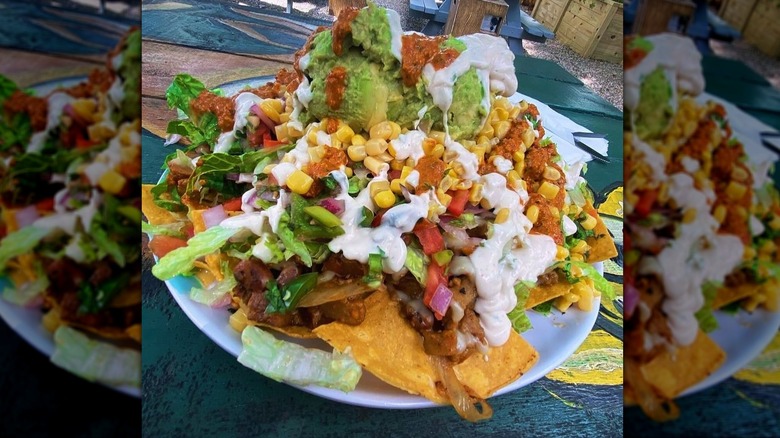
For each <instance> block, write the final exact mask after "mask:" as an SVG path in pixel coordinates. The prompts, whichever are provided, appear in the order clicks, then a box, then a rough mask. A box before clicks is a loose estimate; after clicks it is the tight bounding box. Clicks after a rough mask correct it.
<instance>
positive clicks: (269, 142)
mask: <svg viewBox="0 0 780 438" xmlns="http://www.w3.org/2000/svg"><path fill="white" fill-rule="evenodd" d="M283 144H287V143H286V142H283V141H279V140H276V139H274V138H273V136H272V135H271V133H270V132H266V133H265V134H263V147H264V148H271V147H274V146H279V145H283Z"/></svg>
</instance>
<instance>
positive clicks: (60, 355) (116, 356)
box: [51, 326, 141, 387]
mask: <svg viewBox="0 0 780 438" xmlns="http://www.w3.org/2000/svg"><path fill="white" fill-rule="evenodd" d="M54 345H55V348H54V354H53V355H52V356H51V361H52V362H53V363H54V364H55V365H57V366H59V367H60V368H64V369H66V370H68V371H70V372H72V373H73V374H76V375H77V376H81V377H82V378H84V379H86V380H89V381H91V382H95V381H97V382H101V383H105V384H108V385H129V386H134V387H140V386H141V353H140V352H139V351H137V350H131V349H127V348H119V347H116V346H114V345H112V344H109V343H106V342H98V341H96V340H94V339H90V338H89V337H88V336H87V335H85V334H84V333H81V332H80V331H78V330H75V329H72V328H70V327H68V326H61V327H60V328H58V329H57V331H56V332H54Z"/></svg>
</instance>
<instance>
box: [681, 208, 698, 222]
mask: <svg viewBox="0 0 780 438" xmlns="http://www.w3.org/2000/svg"><path fill="white" fill-rule="evenodd" d="M695 220H696V209H695V208H689V209H687V210H685V213H683V218H682V221H683V223H684V224H690V223H692V222H693V221H695Z"/></svg>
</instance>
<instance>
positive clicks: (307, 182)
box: [287, 170, 314, 195]
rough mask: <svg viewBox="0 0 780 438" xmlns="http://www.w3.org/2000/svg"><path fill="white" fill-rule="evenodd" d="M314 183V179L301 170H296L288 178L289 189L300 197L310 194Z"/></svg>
mask: <svg viewBox="0 0 780 438" xmlns="http://www.w3.org/2000/svg"><path fill="white" fill-rule="evenodd" d="M313 183H314V179H312V177H310V176H309V175H306V174H305V173H303V171H301V170H296V171H295V172H293V173H292V174H290V176H289V177H288V178H287V187H289V189H290V190H292V191H293V192H295V193H297V194H299V195H303V194H304V193H306V192H308V191H309V189H310V188H311V185H312V184H313Z"/></svg>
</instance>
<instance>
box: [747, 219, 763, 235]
mask: <svg viewBox="0 0 780 438" xmlns="http://www.w3.org/2000/svg"><path fill="white" fill-rule="evenodd" d="M764 231H766V227H764V224H762V223H761V221H760V220H758V218H757V217H756V216H755V215H752V214H751V215H750V233H751V234H752V235H753V236H760V235H762V234H764Z"/></svg>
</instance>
